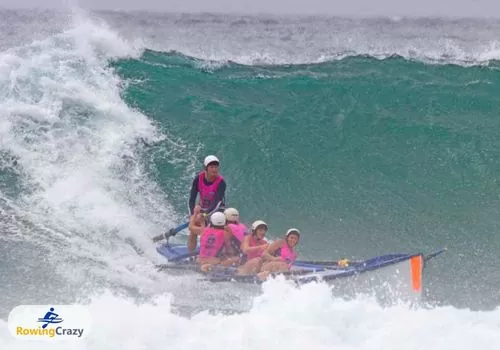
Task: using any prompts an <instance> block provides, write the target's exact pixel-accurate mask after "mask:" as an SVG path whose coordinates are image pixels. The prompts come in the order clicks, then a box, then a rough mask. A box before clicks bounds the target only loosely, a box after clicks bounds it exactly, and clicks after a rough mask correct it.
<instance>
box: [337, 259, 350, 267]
mask: <svg viewBox="0 0 500 350" xmlns="http://www.w3.org/2000/svg"><path fill="white" fill-rule="evenodd" d="M350 263H351V261H350V260H349V259H340V260H339V261H337V264H338V265H339V266H340V267H348V266H349V264H350Z"/></svg>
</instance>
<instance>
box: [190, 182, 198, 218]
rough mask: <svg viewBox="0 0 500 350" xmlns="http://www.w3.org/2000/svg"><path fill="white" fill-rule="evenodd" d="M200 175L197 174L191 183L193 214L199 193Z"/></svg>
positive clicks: (191, 207)
mask: <svg viewBox="0 0 500 350" xmlns="http://www.w3.org/2000/svg"><path fill="white" fill-rule="evenodd" d="M198 176H199V175H197V176H195V178H194V179H193V183H192V185H191V193H190V194H189V215H190V216H191V215H193V212H194V206H195V203H196V195H197V194H198Z"/></svg>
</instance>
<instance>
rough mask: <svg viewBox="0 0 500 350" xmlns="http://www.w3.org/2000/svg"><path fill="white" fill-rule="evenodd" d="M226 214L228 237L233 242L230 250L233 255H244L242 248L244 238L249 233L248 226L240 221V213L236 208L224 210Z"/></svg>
mask: <svg viewBox="0 0 500 350" xmlns="http://www.w3.org/2000/svg"><path fill="white" fill-rule="evenodd" d="M224 215H226V222H227V228H228V232H227V233H228V235H229V236H228V237H227V239H229V240H230V243H231V251H230V252H228V253H230V254H231V255H233V256H240V257H241V256H242V254H243V253H242V251H241V249H240V246H241V243H242V242H243V238H244V237H245V236H246V235H247V233H248V228H247V227H246V225H245V224H243V223H241V222H240V213H239V212H238V210H236V209H235V208H227V209H226V210H224Z"/></svg>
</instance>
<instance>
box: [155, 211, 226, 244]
mask: <svg viewBox="0 0 500 350" xmlns="http://www.w3.org/2000/svg"><path fill="white" fill-rule="evenodd" d="M221 204H222V202H219V203H217V205H216V206H215V208H214V209H213V210H212V211H211V212H210V213H208V214H207V216H210V215H212V213H214V212H216V211H217V210H219V208H220V206H221ZM188 226H189V220H188V221H187V222H185V223H183V224H181V225H179V226H177V227H174V228H171V229H170V230H168V231H166V232H164V233H162V234H160V235H158V236H155V237H153V238H152V240H153V242H158V241H161V240H164V239H168V238H169V237H173V236H175V235H176V234H177V233H178V232H180V231H182V230H184V229H185V228H186V227H188Z"/></svg>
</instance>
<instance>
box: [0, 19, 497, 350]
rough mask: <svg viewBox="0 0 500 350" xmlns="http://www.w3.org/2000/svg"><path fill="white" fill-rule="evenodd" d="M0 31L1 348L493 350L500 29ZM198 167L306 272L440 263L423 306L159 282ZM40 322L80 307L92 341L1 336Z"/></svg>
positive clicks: (468, 25)
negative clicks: (291, 236) (34, 309)
mask: <svg viewBox="0 0 500 350" xmlns="http://www.w3.org/2000/svg"><path fill="white" fill-rule="evenodd" d="M0 33H1V35H0V258H1V260H0V349H1V350H25V349H34V348H36V349H92V350H94V349H95V350H105V349H106V350H109V349H127V350H128V349H130V350H138V349H182V350H184V349H186V350H187V349H200V348H204V349H207V350H209V349H219V350H220V349H234V350H236V349H277V347H278V348H283V349H289V350H292V349H306V348H311V349H315V350H317V349H339V350H342V349H345V350H354V349H356V350H357V349H360V350H364V349H366V350H377V349H384V350H387V349H403V350H417V349H419V350H420V349H440V350H447V349H450V350H451V349H453V350H462V349H463V350H466V349H467V350H469V349H471V348H478V349H482V350H489V349H492V350H493V349H498V344H499V343H500V267H499V266H500V234H499V231H500V188H499V181H498V179H499V176H500V94H499V91H500V70H499V68H500V62H499V59H500V39H499V38H500V20H491V19H490V20H485V19H439V18H432V19H426V18H418V19H410V18H400V17H398V18H369V19H362V18H356V19H349V18H329V17H278V16H260V17H255V16H241V15H217V14H191V15H187V14H153V13H138V12H135V13H121V12H99V13H88V12H84V11H82V10H74V11H72V12H69V13H60V12H59V13H56V12H50V11H40V10H38V11H29V10H25V11H8V10H2V11H0ZM207 154H216V155H217V156H218V157H219V158H220V159H221V172H222V174H223V175H224V176H225V178H226V181H227V184H228V188H227V200H228V205H230V206H234V207H236V208H238V210H239V211H240V214H241V217H242V218H243V220H244V221H245V222H246V223H248V224H250V223H251V222H252V221H254V220H256V219H262V220H265V221H266V222H267V223H268V224H269V227H270V230H269V233H268V235H269V236H270V237H271V238H273V239H276V238H279V237H280V236H282V235H283V234H284V232H285V230H286V229H287V228H289V227H298V228H299V229H300V230H301V231H302V237H301V241H300V247H299V250H300V255H301V257H303V258H308V259H337V258H341V257H347V258H353V259H359V258H367V257H372V256H376V255H382V254H386V253H393V252H394V253H400V252H409V253H413V252H423V253H430V252H432V251H434V250H436V249H439V248H441V247H447V248H448V251H447V252H446V253H444V254H443V255H441V256H439V257H437V258H435V259H433V260H431V261H430V262H429V264H428V265H427V268H426V270H425V279H424V285H425V293H424V302H423V303H422V305H421V306H419V307H417V308H415V307H409V306H408V305H405V304H404V303H398V302H397V300H395V301H394V304H393V305H390V306H387V305H385V306H384V305H381V304H380V303H379V302H377V300H374V298H372V297H370V295H364V294H363V295H361V294H360V295H358V296H355V297H350V298H342V297H339V296H335V295H333V294H332V291H331V289H330V288H331V287H329V286H327V285H326V284H311V285H307V286H305V287H303V288H295V287H293V286H291V285H290V284H288V283H287V282H285V281H283V280H281V279H277V280H272V281H269V282H267V283H265V284H264V285H263V287H262V290H256V289H255V288H253V287H248V286H232V285H224V284H221V285H219V284H217V285H211V284H210V283H206V282H202V281H198V279H199V276H197V275H195V274H183V273H179V272H175V273H174V272H165V271H162V272H159V271H157V269H156V268H155V264H159V263H163V262H165V260H164V259H163V258H162V257H161V256H159V255H158V254H157V253H156V250H155V245H154V244H153V243H152V242H151V237H153V236H155V235H157V234H159V233H162V232H163V231H165V230H166V229H169V228H171V227H174V226H177V225H178V224H180V223H182V222H183V221H184V220H185V216H186V207H187V206H186V203H187V196H188V192H189V187H190V183H191V181H192V178H193V176H194V175H195V174H196V173H197V172H198V171H199V170H200V168H201V164H202V160H203V158H204V157H205V156H206V155H207ZM185 236H186V233H185V232H183V233H180V234H178V235H177V237H175V239H174V241H176V242H185ZM49 303H59V304H71V303H81V304H84V305H86V306H87V307H88V309H89V310H90V311H91V315H92V322H93V329H92V332H91V334H89V336H88V338H87V339H85V340H84V341H80V342H75V343H74V344H70V345H68V344H64V343H54V342H28V341H22V340H17V339H15V338H13V337H12V336H11V335H10V334H9V332H8V330H7V318H8V315H9V312H10V310H11V309H12V308H13V307H14V306H16V305H19V304H49Z"/></svg>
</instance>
